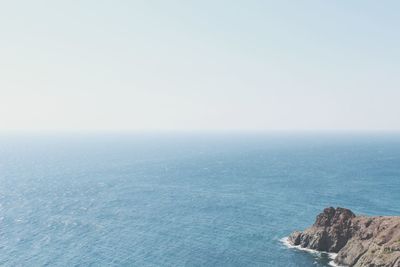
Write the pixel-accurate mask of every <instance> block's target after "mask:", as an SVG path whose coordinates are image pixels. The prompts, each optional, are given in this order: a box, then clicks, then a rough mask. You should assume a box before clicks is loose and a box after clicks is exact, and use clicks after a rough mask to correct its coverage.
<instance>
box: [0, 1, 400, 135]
mask: <svg viewBox="0 0 400 267" xmlns="http://www.w3.org/2000/svg"><path fill="white" fill-rule="evenodd" d="M399 12H400V1H397V0H396V1H383V0H382V1H377V0H374V1H371V0H351V1H350V0H337V1H322V0H318V1H317V0H315V1H307V0H304V1H302V0H292V1H285V0H279V1H278V0H274V1H265V0H260V1H255V0H249V1H232V0H229V1H228V0H226V1H222V0H220V1H218V0H212V1H211V0H201V1H189V0H182V1H174V0H168V1H164V0H159V1H151V0H143V1H134V0H132V1H122V0H121V1H119V0H109V1H100V0H93V1H85V0H80V1H78V0H64V1H55V0H51V1H39V0H38V1H31V0H26V1H18V0H12V1H2V2H1V5H0V34H1V35H0V131H8V130H28V131H41V130H56V131H64V130H68V131H69V130H78V131H79V130H90V131H92V130H117V131H120V130H291V129H294V130H316V129H319V130H329V129H334V130H400V30H399V29H400V17H399Z"/></svg>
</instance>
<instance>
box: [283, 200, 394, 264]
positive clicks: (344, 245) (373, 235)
mask: <svg viewBox="0 0 400 267" xmlns="http://www.w3.org/2000/svg"><path fill="white" fill-rule="evenodd" d="M289 242H290V243H291V244H293V245H300V246H301V247H304V248H310V249H315V250H319V251H326V252H336V253H338V255H337V257H336V259H335V262H336V263H337V264H340V265H346V266H355V267H364V266H368V267H400V217H395V216H392V217H389V216H387V217H382V216H380V217H367V216H355V215H354V213H353V212H351V211H350V210H348V209H344V208H336V209H335V208H332V207H330V208H326V209H324V211H323V212H322V213H321V214H319V215H318V216H317V218H316V221H315V223H314V225H313V226H311V227H310V228H308V229H306V230H305V231H303V232H294V233H292V234H291V235H290V236H289Z"/></svg>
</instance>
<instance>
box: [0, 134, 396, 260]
mask: <svg viewBox="0 0 400 267" xmlns="http://www.w3.org/2000/svg"><path fill="white" fill-rule="evenodd" d="M329 206H333V207H338V206H339V207H346V208H349V209H351V210H352V211H353V212H355V213H356V214H363V215H400V134H396V133H325V132H324V133H314V132H305V133H228V132H224V133H164V132H158V133H81V134H78V133H69V134H67V133H46V134H44V133H43V134H40V133H30V134H29V133H26V134H2V135H1V136H0V266H277V267H280V266H282V267H290V266H293V267H294V266H300V267H309V266H329V265H328V264H329V261H330V258H329V256H328V255H325V254H321V253H309V252H307V251H303V250H299V249H293V248H289V247H287V246H285V244H284V242H282V240H284V238H285V237H287V236H288V235H289V234H290V233H291V232H293V231H294V230H301V229H304V228H306V227H308V226H310V225H311V224H313V223H314V221H315V217H316V215H317V214H318V213H320V212H321V211H322V210H323V209H324V208H325V207H329Z"/></svg>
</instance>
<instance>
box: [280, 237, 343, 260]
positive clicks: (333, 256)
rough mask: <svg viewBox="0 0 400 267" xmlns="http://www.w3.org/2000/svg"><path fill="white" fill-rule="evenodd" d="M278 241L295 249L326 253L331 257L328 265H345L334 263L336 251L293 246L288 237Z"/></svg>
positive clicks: (318, 253)
mask: <svg viewBox="0 0 400 267" xmlns="http://www.w3.org/2000/svg"><path fill="white" fill-rule="evenodd" d="M280 241H281V242H282V244H283V245H285V247H287V248H291V249H297V250H301V251H306V252H308V253H312V254H317V255H321V254H327V255H328V256H329V258H330V259H331V261H330V262H329V265H330V266H333V267H345V266H342V265H338V264H336V263H335V261H334V260H335V258H336V256H337V253H328V252H323V251H318V250H315V249H310V248H303V247H301V246H300V245H299V246H295V245H292V244H290V242H289V237H284V238H282V239H280Z"/></svg>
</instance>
